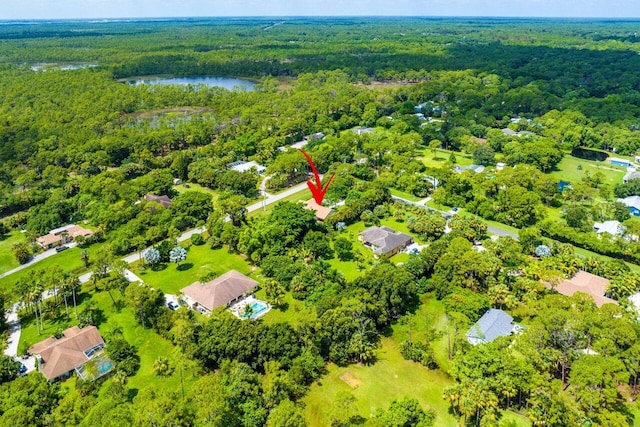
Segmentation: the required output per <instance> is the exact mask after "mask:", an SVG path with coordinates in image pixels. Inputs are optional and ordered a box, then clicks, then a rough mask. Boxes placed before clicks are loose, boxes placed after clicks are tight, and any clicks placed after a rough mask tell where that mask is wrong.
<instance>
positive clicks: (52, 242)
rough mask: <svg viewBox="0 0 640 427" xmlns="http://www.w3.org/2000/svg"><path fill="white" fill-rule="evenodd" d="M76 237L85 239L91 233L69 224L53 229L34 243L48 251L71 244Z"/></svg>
mask: <svg viewBox="0 0 640 427" xmlns="http://www.w3.org/2000/svg"><path fill="white" fill-rule="evenodd" d="M78 236H82V237H84V238H85V239H88V238H89V237H91V236H93V231H91V230H87V229H86V228H82V227H80V226H79V225H75V224H69V225H65V226H64V227H59V228H54V229H53V230H51V231H50V232H49V234H45V235H44V236H40V237H38V238H37V239H36V242H37V243H38V244H39V245H40V246H42V247H43V248H44V249H50V248H53V247H56V246H60V245H64V244H67V243H71V242H73V239H75V238H76V237H78Z"/></svg>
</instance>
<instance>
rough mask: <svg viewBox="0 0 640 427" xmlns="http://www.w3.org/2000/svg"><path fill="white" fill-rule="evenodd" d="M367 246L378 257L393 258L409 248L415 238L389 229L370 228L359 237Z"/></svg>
mask: <svg viewBox="0 0 640 427" xmlns="http://www.w3.org/2000/svg"><path fill="white" fill-rule="evenodd" d="M358 240H360V241H361V242H362V243H363V244H364V245H365V246H369V247H370V248H371V249H372V250H373V253H374V254H376V255H385V256H392V255H395V254H397V253H398V252H400V251H401V250H403V249H404V248H406V247H407V246H409V245H410V244H411V243H412V242H413V238H412V237H411V236H409V235H408V234H404V233H396V231H395V230H394V229H393V228H389V227H385V226H382V227H376V226H373V227H369V228H367V229H366V230H364V231H363V232H361V233H360V235H359V236H358Z"/></svg>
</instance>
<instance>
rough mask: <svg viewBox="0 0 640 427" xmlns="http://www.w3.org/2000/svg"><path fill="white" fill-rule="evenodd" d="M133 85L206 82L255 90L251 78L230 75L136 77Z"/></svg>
mask: <svg viewBox="0 0 640 427" xmlns="http://www.w3.org/2000/svg"><path fill="white" fill-rule="evenodd" d="M129 84H131V85H141V84H152V85H155V84H158V85H198V84H204V85H207V86H218V87H223V88H225V89H228V90H232V89H233V88H234V87H240V88H243V89H245V90H246V91H249V92H250V91H252V90H253V85H254V83H253V82H250V81H249V80H242V79H234V78H230V77H170V78H161V77H158V78H148V79H136V80H129Z"/></svg>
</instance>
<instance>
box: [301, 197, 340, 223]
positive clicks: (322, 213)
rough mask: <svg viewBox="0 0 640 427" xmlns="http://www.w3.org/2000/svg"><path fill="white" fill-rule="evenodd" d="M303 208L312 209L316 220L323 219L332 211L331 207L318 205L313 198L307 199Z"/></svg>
mask: <svg viewBox="0 0 640 427" xmlns="http://www.w3.org/2000/svg"><path fill="white" fill-rule="evenodd" d="M304 208H305V209H308V210H310V211H313V212H314V213H315V214H316V219H317V220H318V221H324V220H325V219H327V217H328V216H329V215H331V214H332V213H333V210H332V209H331V208H328V207H326V206H322V205H319V204H318V203H317V202H316V201H315V200H314V199H311V200H308V201H307V202H306V203H305V204H304Z"/></svg>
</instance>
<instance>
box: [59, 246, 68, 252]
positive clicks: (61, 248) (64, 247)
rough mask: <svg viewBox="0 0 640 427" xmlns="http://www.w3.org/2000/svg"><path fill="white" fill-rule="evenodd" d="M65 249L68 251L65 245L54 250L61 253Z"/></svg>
mask: <svg viewBox="0 0 640 427" xmlns="http://www.w3.org/2000/svg"><path fill="white" fill-rule="evenodd" d="M67 249H69V246H67V245H62V246H58V247H57V248H56V252H62V251H65V250H67Z"/></svg>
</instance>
